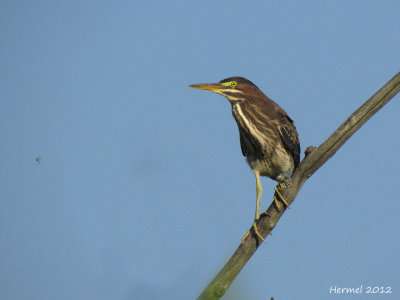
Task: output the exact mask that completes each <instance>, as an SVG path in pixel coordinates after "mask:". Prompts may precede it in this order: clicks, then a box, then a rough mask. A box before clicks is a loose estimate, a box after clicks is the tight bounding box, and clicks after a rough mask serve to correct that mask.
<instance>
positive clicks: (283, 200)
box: [274, 187, 289, 211]
mask: <svg viewBox="0 0 400 300" xmlns="http://www.w3.org/2000/svg"><path fill="white" fill-rule="evenodd" d="M275 192H276V193H277V194H278V196H279V200H280V201H282V202H283V204H285V206H286V207H289V204H288V203H287V201H286V199H285V198H284V197H283V196H282V194H281V192H280V191H279V189H278V188H277V187H275ZM274 201H275V205H276V207H277V208H278V210H279V211H281V209H282V204H281V203H280V202H279V201H278V199H277V197H275V196H274Z"/></svg>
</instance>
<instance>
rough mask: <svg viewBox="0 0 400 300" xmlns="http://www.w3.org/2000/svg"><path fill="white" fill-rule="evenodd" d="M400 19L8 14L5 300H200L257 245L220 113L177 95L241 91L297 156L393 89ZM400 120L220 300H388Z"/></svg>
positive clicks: (136, 10)
mask: <svg viewBox="0 0 400 300" xmlns="http://www.w3.org/2000/svg"><path fill="white" fill-rule="evenodd" d="M399 15H400V2H399V1H397V0H393V1H362V2H360V1H308V2H301V1H280V2H278V1H248V2H244V1H117V2H113V3H111V2H110V1H108V2H106V1H47V2H46V1H41V2H33V1H32V2H31V1H2V2H1V4H0V37H1V47H0V64H1V69H0V101H1V102H0V157H1V162H0V298H1V299H40V300H45V299H121V300H126V299H150V300H152V299H194V298H196V297H197V296H198V295H199V294H200V292H201V291H202V289H203V288H204V287H205V286H206V284H207V283H208V282H209V280H211V279H212V277H213V276H214V275H215V274H216V272H217V271H218V270H219V269H220V268H221V267H222V265H223V264H224V263H225V261H226V260H227V259H228V258H229V257H230V255H231V254H232V253H233V251H234V250H235V249H236V247H237V246H238V244H239V243H240V239H241V237H242V236H243V234H244V233H245V232H246V231H247V229H248V228H249V227H250V225H251V223H252V218H253V215H254V208H255V180H254V177H253V175H252V173H251V171H250V169H249V168H248V166H247V165H246V162H245V160H244V158H243V157H242V155H241V151H240V145H239V138H238V131H237V128H236V124H235V122H234V120H233V118H232V116H231V112H230V105H229V103H228V102H227V100H226V99H224V98H223V97H221V96H218V95H216V94H213V93H210V92H205V91H198V90H193V89H189V88H187V85H188V84H191V83H200V82H216V81H219V80H221V79H223V78H226V77H229V76H234V75H239V76H244V77H246V78H248V79H250V80H252V81H253V82H254V83H255V84H257V85H258V86H259V87H260V88H261V89H262V90H263V91H264V92H265V93H266V94H267V95H268V96H269V97H271V98H272V99H274V100H276V101H277V102H278V103H279V104H280V105H281V106H282V107H283V108H284V109H285V110H286V111H287V112H288V114H289V115H290V116H291V117H292V118H293V119H294V120H295V121H296V126H297V129H298V131H299V134H300V138H301V143H302V152H303V151H304V150H305V148H306V147H307V146H309V145H314V146H318V145H319V144H321V143H322V142H323V141H324V140H325V139H326V138H327V137H328V136H329V135H330V134H331V133H332V132H333V130H334V129H336V128H337V127H338V126H339V125H340V124H341V123H342V122H343V121H344V120H345V119H346V118H347V116H349V115H350V114H351V113H352V112H353V111H354V110H355V109H356V108H357V107H359V106H360V105H361V104H362V103H363V102H364V101H365V100H366V99H368V98H369V97H370V96H371V95H373V94H374V93H375V92H376V91H377V90H378V89H379V88H380V87H381V86H382V85H383V84H384V83H385V82H386V81H388V80H389V79H390V78H391V77H392V76H393V75H394V74H396V73H397V72H398V71H399V65H400V64H399V62H400V34H399V32H400V17H399ZM399 100H400V99H399V95H398V96H396V97H395V98H394V99H393V100H392V101H391V102H389V104H387V105H386V106H385V107H384V108H383V109H382V110H381V111H379V113H378V114H377V115H375V116H374V117H373V118H372V119H371V120H370V121H369V122H368V123H367V124H365V125H364V126H363V127H362V128H361V129H360V130H359V131H358V132H357V133H356V134H355V135H354V136H353V137H352V138H351V139H350V140H349V141H348V142H347V143H346V144H345V145H344V146H343V147H342V148H341V149H340V151H339V152H338V153H337V154H336V155H335V156H334V157H333V158H332V159H331V160H329V161H328V162H327V163H326V164H325V165H324V166H323V167H322V168H321V169H320V170H319V171H318V172H317V173H316V174H315V175H314V176H313V177H311V178H310V180H309V181H307V182H306V184H305V185H304V187H303V189H302V190H301V191H300V193H299V195H298V197H297V199H296V201H295V202H294V204H293V206H292V209H291V210H288V211H287V212H286V213H285V215H284V216H283V217H282V219H281V220H280V221H279V223H278V226H277V227H276V228H275V230H274V232H273V236H271V237H269V238H268V241H267V243H266V244H264V245H262V246H261V248H259V249H258V251H257V252H256V253H255V255H254V256H253V257H252V259H251V260H250V261H249V263H248V264H247V265H246V266H245V268H244V269H243V271H242V272H241V273H240V274H239V276H238V277H237V279H236V280H235V281H234V283H233V285H232V286H231V288H230V289H229V291H228V292H227V294H226V296H225V297H224V299H253V300H255V299H263V300H264V299H269V298H270V297H271V296H274V297H275V299H277V300H280V299H298V300H300V299H353V298H354V299H360V296H359V295H345V296H343V295H333V294H329V288H330V287H331V286H335V285H336V286H337V287H358V286H360V285H363V286H364V291H365V287H366V286H367V285H372V286H390V287H392V291H393V294H391V295H371V296H369V295H363V296H362V299H364V298H365V299H398V298H399V297H400V296H399V288H400V272H399V267H400V256H399V254H398V253H399V250H400V249H399V248H400V226H399V221H398V220H399V218H398V212H399V210H400V201H399V199H400V191H399V182H400V175H399V171H398V170H399V167H400V158H399V157H400V135H399V129H400V118H399V116H400V103H399ZM38 155H39V156H40V157H41V162H40V163H37V162H36V161H35V158H36V157H37V156H38ZM262 183H263V187H264V194H263V198H262V208H263V209H266V207H267V206H268V205H269V203H270V202H271V201H272V193H273V187H274V184H275V182H273V181H272V180H270V179H268V178H263V179H262Z"/></svg>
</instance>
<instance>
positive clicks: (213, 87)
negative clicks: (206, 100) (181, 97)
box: [189, 83, 225, 92]
mask: <svg viewBox="0 0 400 300" xmlns="http://www.w3.org/2000/svg"><path fill="white" fill-rule="evenodd" d="M189 87H191V88H194V89H200V90H209V91H213V92H216V91H220V90H222V89H224V88H225V86H224V85H222V84H220V83H200V84H191V85H189Z"/></svg>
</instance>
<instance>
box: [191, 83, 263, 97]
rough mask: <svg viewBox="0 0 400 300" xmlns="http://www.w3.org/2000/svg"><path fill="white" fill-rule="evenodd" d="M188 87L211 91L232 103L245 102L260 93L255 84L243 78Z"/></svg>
mask: <svg viewBox="0 0 400 300" xmlns="http://www.w3.org/2000/svg"><path fill="white" fill-rule="evenodd" d="M189 87H191V88H195V89H201V90H209V91H212V92H214V93H217V94H220V95H222V96H225V97H226V98H227V99H228V100H229V101H230V102H232V103H233V102H235V101H244V100H247V99H248V98H249V97H254V96H256V95H257V94H258V93H261V91H260V90H259V89H258V87H257V86H256V85H255V84H253V83H252V82H251V81H250V80H247V79H246V78H243V77H229V78H226V79H223V80H221V81H220V82H218V83H200V84H192V85H189Z"/></svg>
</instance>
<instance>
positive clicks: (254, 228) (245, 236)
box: [242, 220, 265, 244]
mask: <svg viewBox="0 0 400 300" xmlns="http://www.w3.org/2000/svg"><path fill="white" fill-rule="evenodd" d="M251 227H252V228H253V230H254V233H255V234H256V235H257V236H258V237H259V238H260V239H261V240H262V241H263V242H264V240H265V239H264V238H263V237H262V235H261V234H260V233H259V232H258V229H257V220H254V223H253V225H252V226H251ZM250 232H251V228H250V229H249V230H248V231H247V232H246V234H245V235H244V236H243V237H242V244H243V243H244V241H245V240H246V238H247V237H248V236H249V234H250Z"/></svg>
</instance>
